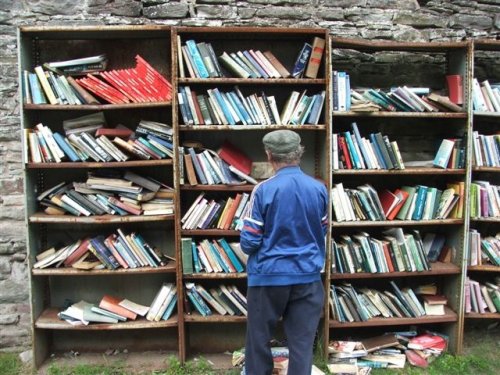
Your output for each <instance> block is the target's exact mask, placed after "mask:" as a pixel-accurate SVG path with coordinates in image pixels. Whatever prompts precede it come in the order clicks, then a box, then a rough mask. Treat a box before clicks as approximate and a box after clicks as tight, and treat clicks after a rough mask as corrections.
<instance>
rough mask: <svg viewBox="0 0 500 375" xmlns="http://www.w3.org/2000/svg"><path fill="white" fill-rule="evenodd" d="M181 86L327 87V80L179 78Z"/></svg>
mask: <svg viewBox="0 0 500 375" xmlns="http://www.w3.org/2000/svg"><path fill="white" fill-rule="evenodd" d="M178 82H179V83H180V84H195V83H196V84H207V85H213V84H217V85H234V84H238V85H246V84H248V85H280V84H283V85H323V86H324V85H325V84H326V80H325V79H307V78H266V79H263V78H244V79H242V78H208V79H202V78H179V79H178Z"/></svg>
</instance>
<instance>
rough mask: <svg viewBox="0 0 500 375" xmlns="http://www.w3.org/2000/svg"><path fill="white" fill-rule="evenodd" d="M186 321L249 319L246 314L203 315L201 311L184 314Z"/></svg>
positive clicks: (217, 321)
mask: <svg viewBox="0 0 500 375" xmlns="http://www.w3.org/2000/svg"><path fill="white" fill-rule="evenodd" d="M184 321H185V322H188V323H192V322H194V323H244V322H246V321H247V317H246V316H244V315H243V316H239V315H220V314H212V315H208V316H202V315H201V314H199V313H195V312H193V313H192V314H184Z"/></svg>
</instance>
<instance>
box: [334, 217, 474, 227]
mask: <svg viewBox="0 0 500 375" xmlns="http://www.w3.org/2000/svg"><path fill="white" fill-rule="evenodd" d="M463 223H464V220H463V219H439V220H391V221H387V220H383V221H342V222H338V221H333V222H332V227H333V228H344V227H380V226H389V227H399V226H417V225H418V226H426V225H460V224H463Z"/></svg>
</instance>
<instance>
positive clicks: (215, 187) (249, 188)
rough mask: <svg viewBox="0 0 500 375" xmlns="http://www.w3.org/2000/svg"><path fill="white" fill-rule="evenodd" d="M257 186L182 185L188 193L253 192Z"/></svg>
mask: <svg viewBox="0 0 500 375" xmlns="http://www.w3.org/2000/svg"><path fill="white" fill-rule="evenodd" d="M254 187H255V185H249V184H245V185H194V186H191V185H181V190H186V191H246V192H249V191H252V190H253V189H254Z"/></svg>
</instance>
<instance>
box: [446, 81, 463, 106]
mask: <svg viewBox="0 0 500 375" xmlns="http://www.w3.org/2000/svg"><path fill="white" fill-rule="evenodd" d="M446 84H447V86H448V97H449V98H450V100H451V101H452V102H453V103H455V104H459V105H460V104H462V103H463V97H464V88H463V84H462V76H461V75H460V74H449V75H447V76H446Z"/></svg>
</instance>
